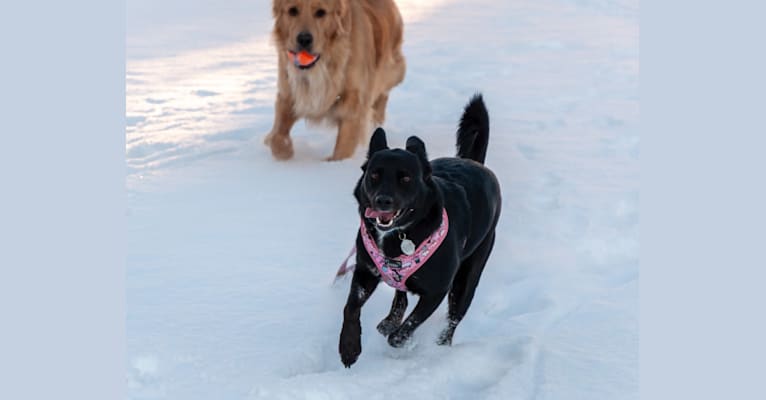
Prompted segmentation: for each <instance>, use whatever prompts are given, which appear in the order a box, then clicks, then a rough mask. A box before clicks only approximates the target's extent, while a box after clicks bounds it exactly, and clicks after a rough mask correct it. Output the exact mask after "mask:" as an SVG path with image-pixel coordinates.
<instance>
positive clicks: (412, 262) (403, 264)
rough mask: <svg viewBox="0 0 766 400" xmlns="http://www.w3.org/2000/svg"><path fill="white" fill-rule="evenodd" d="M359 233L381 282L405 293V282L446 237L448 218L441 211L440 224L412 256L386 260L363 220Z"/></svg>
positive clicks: (444, 211)
mask: <svg viewBox="0 0 766 400" xmlns="http://www.w3.org/2000/svg"><path fill="white" fill-rule="evenodd" d="M359 231H360V233H361V236H362V242H363V243H364V248H365V249H366V250H367V254H369V255H370V258H372V262H373V263H375V267H377V268H378V272H380V276H381V277H382V279H383V281H384V282H386V284H388V286H391V287H392V288H394V289H396V290H401V291H406V290H407V287H406V286H405V282H406V281H407V278H409V277H410V275H412V274H414V273H415V272H416V271H417V270H418V269H420V267H422V266H423V264H425V263H426V262H427V261H428V259H429V258H431V256H432V255H433V254H434V253H435V252H436V250H437V249H438V248H439V246H440V245H441V244H442V242H443V241H444V238H446V237H447V232H448V231H449V218H447V210H446V209H442V222H441V224H440V225H439V227H438V228H436V230H435V231H434V232H433V233H432V234H431V235H430V236H428V237H427V238H426V239H425V240H423V242H421V243H420V245H419V246H418V247H417V249H415V252H414V253H412V255H409V256H408V255H406V254H402V255H400V256H399V257H396V258H388V257H386V256H385V255H384V254H383V252H382V251H381V250H380V249H379V248H378V245H377V244H376V243H375V240H374V239H373V238H372V236H371V235H370V234H369V232H367V227H365V225H364V219H362V223H361V226H360V228H359Z"/></svg>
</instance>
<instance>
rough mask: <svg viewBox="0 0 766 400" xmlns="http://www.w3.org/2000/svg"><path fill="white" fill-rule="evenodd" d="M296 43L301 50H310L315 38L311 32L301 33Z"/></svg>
mask: <svg viewBox="0 0 766 400" xmlns="http://www.w3.org/2000/svg"><path fill="white" fill-rule="evenodd" d="M296 41H297V42H298V45H299V46H301V48H303V49H308V48H310V47H311V44H312V43H314V36H311V33H309V32H301V33H299V34H298V37H297V38H296Z"/></svg>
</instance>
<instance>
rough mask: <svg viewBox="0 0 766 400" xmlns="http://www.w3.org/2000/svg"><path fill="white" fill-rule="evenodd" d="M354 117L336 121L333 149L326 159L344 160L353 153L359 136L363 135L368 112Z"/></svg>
mask: <svg viewBox="0 0 766 400" xmlns="http://www.w3.org/2000/svg"><path fill="white" fill-rule="evenodd" d="M360 114H362V115H360V116H358V117H356V118H353V117H352V118H345V119H341V120H340V122H339V123H338V139H337V140H336V141H335V151H333V153H332V157H330V158H328V159H327V161H339V160H345V159H347V158H349V157H351V156H353V155H354V151H355V150H356V146H358V145H359V138H360V137H361V136H362V135H364V132H365V129H366V128H367V125H368V123H367V119H368V115H369V114H368V113H360Z"/></svg>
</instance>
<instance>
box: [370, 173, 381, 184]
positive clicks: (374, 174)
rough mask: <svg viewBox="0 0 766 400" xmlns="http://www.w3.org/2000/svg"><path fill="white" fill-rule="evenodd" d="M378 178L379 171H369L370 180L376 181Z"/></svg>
mask: <svg viewBox="0 0 766 400" xmlns="http://www.w3.org/2000/svg"><path fill="white" fill-rule="evenodd" d="M378 179H380V174H379V173H377V172H373V173H371V174H370V180H371V181H373V182H375V181H377V180H378Z"/></svg>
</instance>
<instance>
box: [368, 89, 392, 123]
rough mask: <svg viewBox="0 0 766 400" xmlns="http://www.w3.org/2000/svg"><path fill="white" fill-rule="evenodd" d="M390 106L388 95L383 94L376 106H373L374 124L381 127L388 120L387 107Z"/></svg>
mask: <svg viewBox="0 0 766 400" xmlns="http://www.w3.org/2000/svg"><path fill="white" fill-rule="evenodd" d="M387 104H388V93H381V95H380V96H378V99H377V100H375V104H373V105H372V122H373V123H375V124H376V125H381V124H383V122H384V121H385V120H386V105H387Z"/></svg>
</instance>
